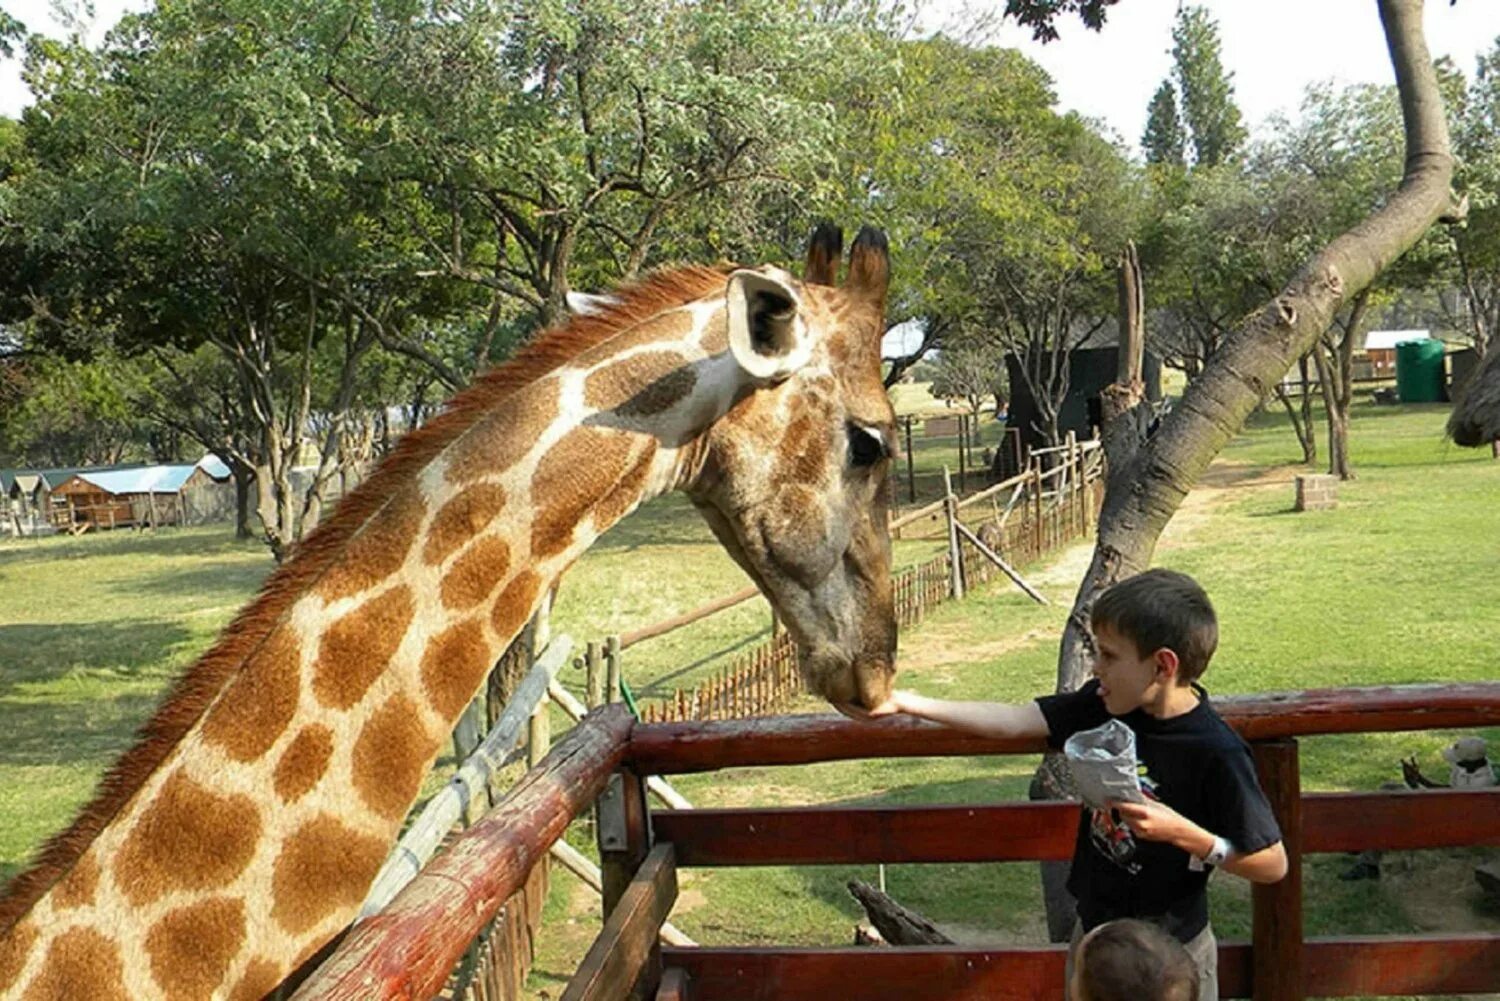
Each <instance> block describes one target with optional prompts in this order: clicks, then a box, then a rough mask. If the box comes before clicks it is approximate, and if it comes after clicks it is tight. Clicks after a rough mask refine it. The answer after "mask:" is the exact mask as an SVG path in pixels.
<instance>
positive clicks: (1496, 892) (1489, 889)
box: [1474, 862, 1500, 904]
mask: <svg viewBox="0 0 1500 1001" xmlns="http://www.w3.org/2000/svg"><path fill="white" fill-rule="evenodd" d="M1474 882H1476V883H1478V884H1479V888H1480V889H1481V890H1483V891H1484V894H1485V896H1486V897H1489V898H1490V900H1492V901H1494V902H1495V903H1497V904H1500V862H1490V863H1488V864H1486V865H1481V866H1475V868H1474Z"/></svg>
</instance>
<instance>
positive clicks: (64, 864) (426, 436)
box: [0, 266, 730, 935]
mask: <svg viewBox="0 0 1500 1001" xmlns="http://www.w3.org/2000/svg"><path fill="white" fill-rule="evenodd" d="M729 270H730V268H729V267H728V266H720V267H703V266H689V267H682V268H675V269H672V270H666V271H660V272H657V273H655V274H652V275H650V276H647V277H646V278H644V279H642V280H641V281H639V282H637V283H635V284H632V285H628V286H626V287H624V288H621V289H618V290H616V291H614V292H612V293H611V300H610V302H609V303H608V305H607V306H606V307H605V308H604V309H603V310H602V311H600V312H599V313H595V314H587V315H582V316H576V317H573V318H572V319H570V320H567V321H564V322H562V323H559V324H557V325H555V326H553V327H551V328H549V329H547V330H545V331H543V332H542V333H541V334H539V335H538V336H537V337H536V338H535V339H534V340H533V341H532V342H531V343H530V344H528V345H527V346H526V347H525V348H523V349H522V350H521V351H520V352H519V353H518V354H517V355H516V356H515V357H514V358H513V359H511V360H510V361H507V362H505V363H504V364H502V365H499V366H497V367H496V368H494V369H491V370H490V371H488V372H486V373H485V374H484V375H482V376H480V377H479V378H478V379H477V380H475V382H474V383H473V384H472V385H471V386H469V387H468V388H466V389H464V390H463V391H462V392H460V393H459V394H458V395H456V396H455V397H453V399H452V400H451V401H449V403H448V404H447V406H446V407H445V408H444V410H443V412H442V413H441V414H439V415H438V416H437V417H435V418H434V419H433V420H431V421H429V422H428V423H427V424H425V425H424V426H423V427H421V428H420V429H418V430H416V431H413V432H411V433H410V434H406V435H403V436H402V437H401V439H400V440H399V441H398V443H397V445H396V447H395V448H394V449H393V450H392V451H391V454H390V455H388V456H387V457H386V458H385V459H384V460H382V461H381V463H380V465H379V466H377V467H376V469H375V471H374V472H373V473H371V474H370V476H369V477H368V478H367V479H366V480H365V481H364V482H363V483H361V484H360V485H359V486H358V487H357V488H356V489H355V490H354V492H353V493H351V494H350V495H349V496H348V497H347V498H345V499H344V500H343V501H342V502H341V503H339V504H338V505H337V507H336V508H335V509H334V512H333V514H332V515H331V516H330V517H329V519H328V520H327V521H325V522H323V523H322V524H321V525H319V526H318V527H317V529H315V530H314V531H313V533H312V534H311V535H310V536H308V538H307V539H305V540H303V541H302V542H301V543H300V544H299V545H298V546H297V547H296V549H295V550H294V552H293V556H292V559H291V560H289V561H288V562H287V563H284V564H283V565H281V566H280V567H278V568H277V569H276V570H275V571H274V572H273V573H272V574H271V576H270V577H269V578H268V579H267V581H266V583H265V584H264V585H262V587H261V590H260V593H259V594H258V595H257V596H256V597H255V598H254V599H253V600H252V601H251V603H250V604H248V605H246V606H245V607H244V608H243V609H242V610H241V611H240V612H239V614H238V615H236V616H235V618H234V620H233V621H232V622H231V623H230V624H229V626H228V627H226V629H225V630H224V632H223V633H221V634H220V636H219V639H218V640H217V641H216V642H215V643H214V645H213V646H212V647H211V648H209V650H208V651H207V652H206V653H204V654H203V655H202V656H201V657H200V658H199V659H198V660H197V662H196V663H195V664H194V665H193V666H192V667H190V668H189V669H188V670H187V671H186V672H185V673H184V674H183V675H181V676H180V677H179V678H178V679H177V681H176V682H175V683H174V684H173V686H172V689H171V691H170V693H169V694H168V695H167V697H166V698H165V699H164V700H163V701H162V703H161V704H160V705H159V706H158V707H157V709H156V711H155V713H153V714H152V716H151V718H150V719H149V720H148V721H147V722H146V723H145V724H144V725H143V726H142V727H141V728H140V730H139V731H137V733H136V740H135V743H134V745H133V746H132V747H131V748H130V749H129V750H127V751H126V752H125V753H124V754H122V755H121V756H120V757H119V758H118V759H117V760H116V762H115V764H114V765H113V766H112V767H111V768H110V769H109V771H108V772H107V773H106V774H105V776H104V778H103V779H101V780H100V782H99V786H98V788H97V790H96V791H95V793H94V798H93V799H92V800H91V801H90V802H89V803H88V804H87V805H86V806H85V807H83V809H82V810H80V811H79V813H78V815H77V817H76V818H75V819H74V821H73V823H72V824H71V825H70V826H69V827H68V828H67V829H65V830H63V831H61V832H59V833H58V834H56V835H54V836H53V837H52V838H50V839H49V840H48V841H47V842H46V844H45V845H43V847H42V849H41V850H40V851H39V852H38V853H37V855H36V857H35V858H34V859H33V861H32V863H31V865H30V866H29V867H28V868H27V869H25V870H23V871H22V872H21V873H20V874H18V875H17V876H16V877H15V878H14V879H12V880H11V881H10V883H9V884H8V885H6V886H5V887H4V888H3V889H0V935H3V934H5V933H7V932H9V931H10V930H11V929H12V928H13V927H14V926H15V925H17V924H19V923H20V921H21V919H22V918H23V917H25V915H26V914H27V913H28V912H29V911H30V910H31V908H32V907H33V906H35V904H36V903H37V902H38V901H39V900H40V899H41V898H42V897H43V896H45V895H46V893H47V891H48V890H49V889H50V888H51V887H52V885H53V884H54V883H56V882H57V881H58V880H59V879H61V878H62V877H63V876H64V875H66V874H67V872H68V871H69V870H70V869H71V868H72V866H73V865H74V864H75V863H76V862H77V861H78V860H79V859H80V858H81V857H82V856H83V853H84V852H85V851H87V850H88V847H89V845H90V844H92V843H93V841H94V839H95V838H96V837H98V836H99V834H100V833H101V832H103V831H104V829H105V828H106V827H107V826H108V825H109V823H110V821H111V820H113V819H114V817H115V816H116V814H118V813H119V811H120V809H121V808H122V807H124V805H125V804H126V802H128V801H129V799H130V797H131V796H133V795H134V794H135V793H136V791H137V790H138V789H140V788H141V786H142V785H143V784H144V783H145V781H146V779H147V778H148V777H149V776H150V775H151V774H152V773H153V772H155V771H156V769H157V768H159V767H160V766H161V764H162V762H163V761H165V760H166V758H167V756H168V755H169V754H170V753H171V751H172V749H173V748H175V747H176V746H177V745H178V743H179V742H180V741H181V740H182V739H183V737H185V736H186V735H187V733H188V732H189V731H190V730H191V729H192V728H193V726H194V725H195V724H196V723H197V722H198V720H199V719H201V718H202V716H203V714H204V713H205V712H206V711H207V709H208V707H209V705H210V704H212V702H213V701H214V699H215V698H216V697H217V696H218V695H219V693H220V692H222V691H223V690H224V686H225V685H226V684H228V682H229V680H230V678H231V677H233V674H234V671H235V670H236V669H237V668H239V667H240V666H241V665H243V664H244V663H245V662H246V661H247V660H248V659H249V658H250V657H251V656H252V655H253V654H254V653H255V652H256V650H257V649H258V648H259V646H260V644H261V643H262V642H263V641H264V639H265V637H266V636H267V635H269V634H270V632H271V630H272V628H273V627H274V626H275V625H276V624H277V623H278V622H279V621H280V620H281V619H282V618H283V616H285V615H286V614H287V612H289V611H290V609H291V606H292V604H293V603H294V602H295V601H296V600H297V599H298V598H299V597H301V596H302V595H303V594H304V593H306V592H307V590H308V589H309V588H310V587H311V586H312V585H313V583H314V582H316V581H317V579H318V578H319V577H320V576H322V574H323V572H324V571H325V570H327V569H328V568H329V567H330V566H331V565H332V564H333V563H334V562H335V561H336V560H337V559H338V557H339V556H340V554H341V553H342V551H343V549H344V546H345V544H346V543H348V542H349V540H350V538H351V537H352V536H353V535H354V534H355V532H357V531H358V530H359V528H360V527H362V526H363V525H364V524H365V523H366V522H367V521H368V520H369V519H370V518H371V517H373V516H374V515H375V514H376V513H378V512H379V511H380V510H381V508H383V507H384V506H385V504H386V503H387V502H388V501H389V500H390V498H391V497H392V496H393V495H394V494H395V493H396V491H397V490H399V489H400V488H401V487H403V486H405V485H406V484H408V483H410V482H411V481H412V478H413V477H414V476H415V475H416V474H417V473H418V472H419V471H420V470H421V469H422V468H423V467H424V466H426V465H427V464H428V463H429V462H431V461H432V459H433V458H434V457H436V456H437V455H438V454H439V453H441V452H442V451H443V449H445V448H447V447H448V445H449V444H451V443H452V442H453V441H454V439H456V438H457V437H458V436H459V435H461V434H462V433H463V432H464V431H465V430H467V429H468V428H469V427H470V426H471V425H472V424H473V423H474V421H475V420H477V419H478V418H479V417H480V416H482V415H483V414H485V413H487V412H489V411H490V410H491V409H493V408H494V407H495V406H497V405H498V404H500V403H501V402H502V401H503V400H505V399H506V398H507V397H509V396H511V395H512V394H514V393H515V392H516V391H517V390H519V389H521V388H522V387H524V386H527V385H530V384H531V383H533V382H535V381H536V380H538V379H540V378H541V377H542V376H544V375H546V374H547V373H549V372H551V371H553V370H555V369H557V368H559V367H560V366H562V365H564V364H566V363H567V362H568V361H570V360H571V359H573V358H575V357H577V356H578V355H580V354H582V353H583V352H585V351H587V350H588V349H590V348H592V347H595V346H597V345H599V344H603V343H604V342H605V341H607V340H609V339H610V338H612V337H614V336H615V335H616V334H619V333H621V332H623V331H625V330H627V329H629V328H631V327H634V326H636V325H637V324H639V323H642V322H643V321H645V320H648V319H650V318H651V317H653V316H656V315H657V314H659V313H661V312H664V311H665V310H668V309H674V308H676V307H678V306H682V305H685V304H687V303H689V302H692V301H694V300H696V299H701V298H703V297H705V296H707V295H709V294H710V293H712V292H714V291H715V290H716V289H722V288H723V287H724V283H725V280H726V277H727V275H728V273H729Z"/></svg>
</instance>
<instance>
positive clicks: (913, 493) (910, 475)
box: [906, 415, 917, 504]
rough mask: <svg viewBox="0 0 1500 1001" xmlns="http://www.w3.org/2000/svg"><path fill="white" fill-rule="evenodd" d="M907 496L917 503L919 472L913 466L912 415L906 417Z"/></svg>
mask: <svg viewBox="0 0 1500 1001" xmlns="http://www.w3.org/2000/svg"><path fill="white" fill-rule="evenodd" d="M906 496H907V498H908V499H909V500H910V501H911V503H913V504H915V503H916V502H917V474H916V472H915V470H914V469H913V467H912V457H911V416H910V415H907V418H906Z"/></svg>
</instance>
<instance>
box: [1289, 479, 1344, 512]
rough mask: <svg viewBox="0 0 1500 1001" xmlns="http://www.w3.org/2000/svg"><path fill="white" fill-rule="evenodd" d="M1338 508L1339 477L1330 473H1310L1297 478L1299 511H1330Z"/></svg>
mask: <svg viewBox="0 0 1500 1001" xmlns="http://www.w3.org/2000/svg"><path fill="white" fill-rule="evenodd" d="M1338 506H1339V481H1338V477H1336V476H1331V475H1329V474H1328V473H1309V474H1305V475H1302V476H1298V477H1297V503H1296V509H1297V510H1298V511H1328V510H1331V509H1333V508H1336V507H1338Z"/></svg>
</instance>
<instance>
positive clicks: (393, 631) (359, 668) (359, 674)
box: [313, 584, 414, 709]
mask: <svg viewBox="0 0 1500 1001" xmlns="http://www.w3.org/2000/svg"><path fill="white" fill-rule="evenodd" d="M413 612H414V608H413V605H412V598H411V590H410V589H409V588H408V587H407V586H406V585H404V584H403V585H401V586H400V587H394V588H392V589H391V590H389V591H387V592H385V593H384V594H382V595H380V596H379V597H377V598H372V599H371V600H369V601H367V602H365V603H364V604H363V605H360V606H359V607H358V608H356V609H355V610H354V611H352V612H350V613H349V614H348V615H345V616H344V617H343V618H341V619H339V620H338V621H337V622H335V623H334V624H333V625H332V626H330V627H329V628H328V631H327V632H325V633H324V634H323V642H322V644H321V645H320V646H319V648H318V660H317V663H315V664H314V665H313V691H314V692H316V693H317V696H318V700H319V701H321V702H322V703H323V704H324V705H325V706H330V707H332V708H334V709H348V708H349V707H350V706H352V705H354V703H356V702H358V701H359V700H360V699H361V698H362V697H363V696H364V694H365V692H366V691H367V690H368V689H369V687H370V685H371V684H373V683H374V681H375V679H376V678H377V677H379V676H380V672H381V671H383V670H385V665H386V662H387V661H389V660H390V659H391V656H392V655H393V654H395V652H396V648H397V647H398V646H400V645H401V639H402V637H404V636H405V635H406V629H407V627H408V626H409V625H411V618H412V614H413Z"/></svg>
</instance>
